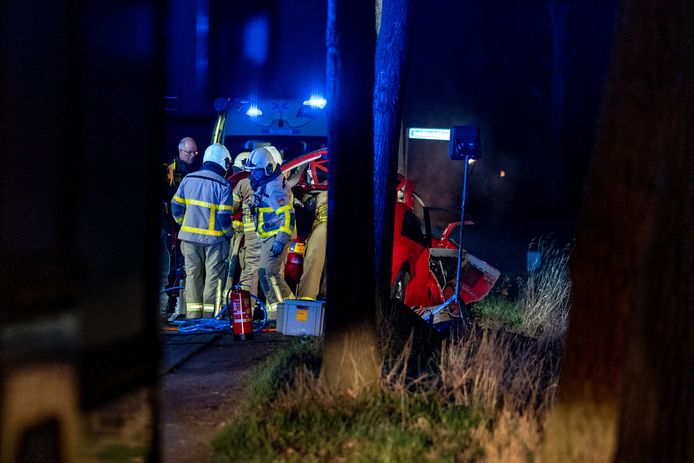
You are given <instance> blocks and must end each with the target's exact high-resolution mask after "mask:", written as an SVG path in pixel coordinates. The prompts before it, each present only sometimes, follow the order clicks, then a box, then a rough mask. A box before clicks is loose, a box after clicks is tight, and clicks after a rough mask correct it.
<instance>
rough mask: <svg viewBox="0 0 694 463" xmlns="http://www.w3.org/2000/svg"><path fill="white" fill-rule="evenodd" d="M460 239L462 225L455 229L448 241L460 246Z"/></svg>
mask: <svg viewBox="0 0 694 463" xmlns="http://www.w3.org/2000/svg"><path fill="white" fill-rule="evenodd" d="M459 239H460V224H458V225H456V226H455V227H453V230H451V233H450V234H449V235H448V241H450V242H451V243H453V244H455V245H456V246H458V240H459Z"/></svg>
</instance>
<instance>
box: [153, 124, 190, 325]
mask: <svg viewBox="0 0 694 463" xmlns="http://www.w3.org/2000/svg"><path fill="white" fill-rule="evenodd" d="M197 155H198V146H197V144H196V143H195V140H193V139H192V138H190V137H184V138H182V139H181V141H180V142H178V154H177V155H176V157H174V159H173V160H172V161H171V162H170V163H165V164H164V165H163V166H162V167H163V171H164V181H163V187H164V189H163V191H162V199H163V207H162V212H163V215H164V217H163V219H162V235H163V238H166V240H167V243H166V244H167V245H166V249H167V251H168V254H169V272H168V275H167V287H168V288H171V287H174V286H177V285H176V281H177V280H179V279H180V278H181V276H182V274H183V271H182V269H183V255H182V254H181V244H180V241H179V240H178V225H177V224H176V222H175V221H174V219H173V216H172V215H171V197H172V196H173V195H174V193H176V190H177V189H178V186H179V185H180V184H181V180H183V177H185V176H186V175H187V174H189V173H192V172H195V170H196V169H195V158H196V157H197ZM167 294H168V296H169V298H168V301H167V303H166V313H167V314H172V313H173V312H174V311H175V310H176V298H177V296H178V294H179V292H178V290H171V291H168V292H167Z"/></svg>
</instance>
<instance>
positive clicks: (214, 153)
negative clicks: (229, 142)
mask: <svg viewBox="0 0 694 463" xmlns="http://www.w3.org/2000/svg"><path fill="white" fill-rule="evenodd" d="M202 162H203V163H205V162H214V163H215V164H219V165H220V166H222V169H224V170H225V171H226V170H229V166H231V154H229V150H228V149H227V148H226V146H224V145H222V144H221V143H215V144H214V145H210V146H208V147H207V149H206V150H205V157H203V158H202Z"/></svg>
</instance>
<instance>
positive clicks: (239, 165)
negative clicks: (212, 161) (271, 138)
mask: <svg viewBox="0 0 694 463" xmlns="http://www.w3.org/2000/svg"><path fill="white" fill-rule="evenodd" d="M250 155H251V152H250V151H244V152H242V153H239V154H237V155H236V158H235V159H234V166H233V167H234V168H235V169H238V170H246V166H245V165H244V163H245V162H246V159H248V157H249V156H250Z"/></svg>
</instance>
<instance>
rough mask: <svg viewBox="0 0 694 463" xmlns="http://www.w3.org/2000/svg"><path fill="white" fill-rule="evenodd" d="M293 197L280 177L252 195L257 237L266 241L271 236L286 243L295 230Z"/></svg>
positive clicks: (262, 186) (284, 180) (283, 179)
mask: <svg viewBox="0 0 694 463" xmlns="http://www.w3.org/2000/svg"><path fill="white" fill-rule="evenodd" d="M293 201H294V196H293V195H292V191H291V190H290V189H289V186H288V185H287V180H286V179H285V178H284V176H282V175H278V176H277V177H274V178H272V179H271V180H270V181H269V182H268V183H265V184H263V185H261V186H260V187H259V188H258V189H257V190H256V191H255V192H254V194H253V206H254V208H255V211H254V212H255V214H254V216H255V225H256V231H257V232H258V237H260V239H262V240H266V239H268V238H271V237H273V236H276V238H275V239H277V240H279V241H280V242H281V243H284V244H286V243H288V242H289V241H291V239H292V235H293V234H294V230H295V226H296V223H295V216H294V205H293Z"/></svg>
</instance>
